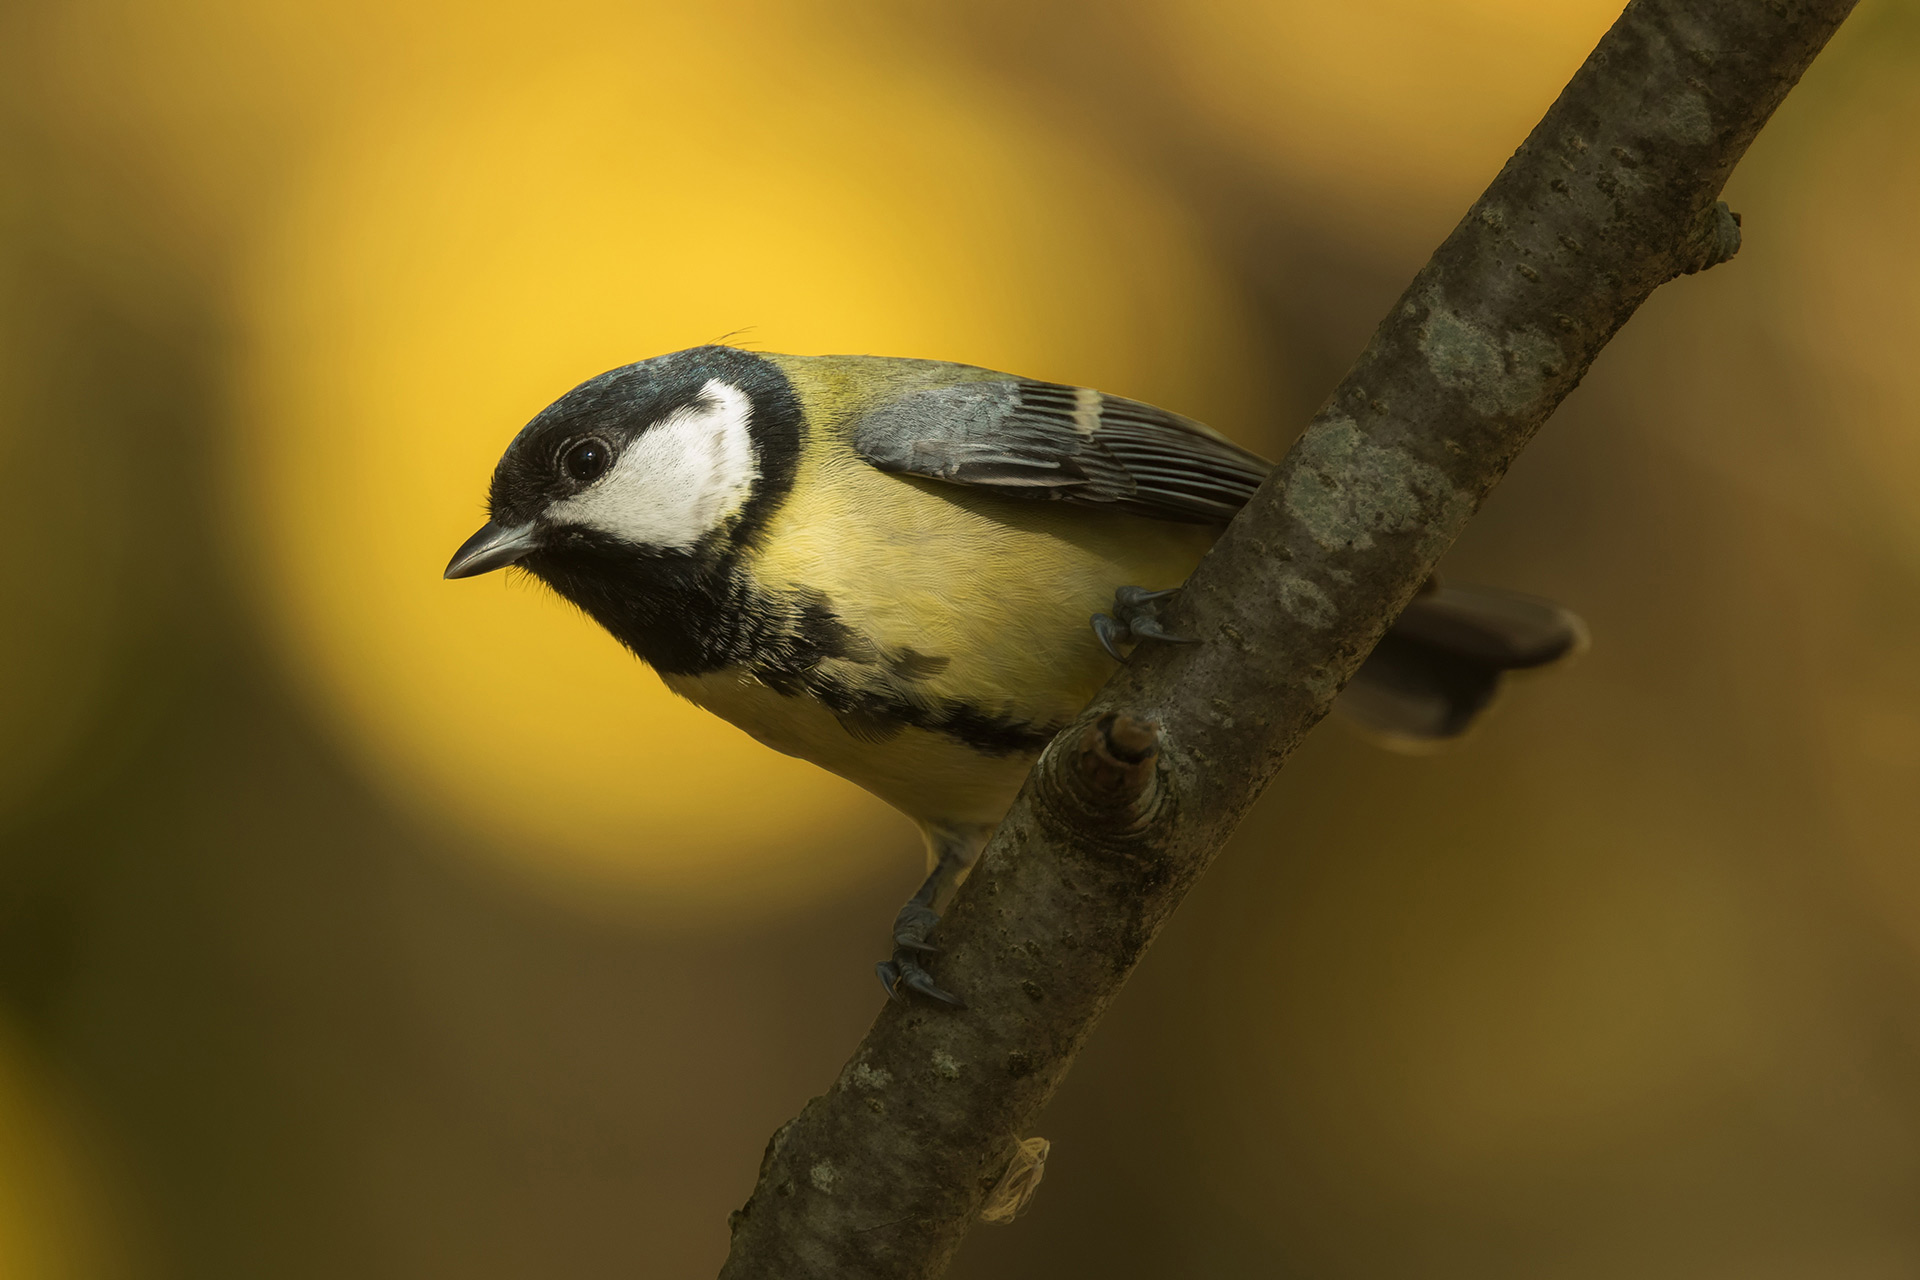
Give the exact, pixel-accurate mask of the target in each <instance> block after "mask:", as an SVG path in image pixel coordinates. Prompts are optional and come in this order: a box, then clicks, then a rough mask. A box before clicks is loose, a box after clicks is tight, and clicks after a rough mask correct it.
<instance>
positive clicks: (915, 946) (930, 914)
mask: <svg viewBox="0 0 1920 1280" xmlns="http://www.w3.org/2000/svg"><path fill="white" fill-rule="evenodd" d="M938 923H940V916H939V913H937V912H936V911H934V909H933V908H932V907H930V906H928V905H927V904H926V903H925V902H922V901H920V900H919V898H918V896H917V895H916V896H915V898H914V899H913V900H911V901H909V902H908V903H907V905H906V906H904V907H902V908H900V914H899V915H897V916H895V917H894V918H893V959H891V960H882V961H881V962H880V963H879V964H877V965H875V966H874V972H876V973H878V974H879V975H880V985H881V986H883V987H885V988H886V989H887V995H888V996H890V997H891V998H893V999H895V1000H905V999H906V998H907V994H908V993H909V992H913V993H916V994H918V995H923V996H925V997H927V998H928V999H929V1000H938V1001H940V1002H941V1003H943V1004H950V1005H952V1006H954V1007H955V1008H964V1007H965V1005H966V1002H965V1001H964V1000H962V999H961V998H960V997H959V996H956V995H954V994H953V993H952V992H951V991H947V990H945V989H943V988H942V987H941V986H940V985H939V984H938V983H936V982H935V981H934V980H933V975H932V974H930V973H928V972H927V971H926V969H925V968H923V967H922V966H921V964H920V960H919V957H921V956H929V955H934V954H936V953H937V952H938V951H939V950H940V948H939V947H936V946H934V945H933V944H932V943H931V942H928V941H927V935H928V934H929V933H931V932H933V926H934V925H936V924H938Z"/></svg>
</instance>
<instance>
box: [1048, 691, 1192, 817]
mask: <svg viewBox="0 0 1920 1280" xmlns="http://www.w3.org/2000/svg"><path fill="white" fill-rule="evenodd" d="M1159 764H1160V726H1159V724H1158V723H1156V722H1155V721H1152V720H1138V719H1135V718H1134V717H1132V716H1129V715H1124V714H1121V713H1116V712H1111V711H1109V712H1108V713H1106V714H1105V715H1103V716H1101V717H1100V718H1098V719H1097V720H1094V721H1092V722H1090V723H1088V724H1085V725H1083V726H1081V728H1080V729H1079V730H1078V731H1077V732H1069V733H1064V734H1062V735H1060V737H1058V738H1056V739H1055V740H1054V743H1053V745H1052V746H1051V747H1049V748H1048V749H1047V755H1046V758H1045V760H1044V761H1043V762H1042V766H1041V770H1040V773H1041V779H1042V782H1043V784H1044V787H1045V791H1044V794H1045V796H1046V804H1045V805H1044V806H1043V811H1046V812H1050V813H1051V814H1052V816H1053V817H1054V818H1056V819H1057V820H1058V821H1060V822H1061V823H1063V824H1065V825H1066V826H1068V827H1069V828H1071V829H1072V830H1073V831H1074V832H1075V833H1077V834H1080V835H1082V836H1083V837H1084V836H1086V835H1097V836H1101V837H1105V838H1106V840H1112V841H1125V840H1129V839H1131V838H1132V837H1135V836H1138V835H1139V834H1140V833H1141V832H1143V831H1145V830H1146V829H1147V828H1148V827H1150V826H1151V825H1152V824H1153V822H1154V820H1155V819H1156V818H1157V817H1158V816H1159V814H1160V810H1161V809H1162V807H1163V805H1164V802H1165V789H1164V788H1163V787H1162V786H1161V785H1160V769H1159Z"/></svg>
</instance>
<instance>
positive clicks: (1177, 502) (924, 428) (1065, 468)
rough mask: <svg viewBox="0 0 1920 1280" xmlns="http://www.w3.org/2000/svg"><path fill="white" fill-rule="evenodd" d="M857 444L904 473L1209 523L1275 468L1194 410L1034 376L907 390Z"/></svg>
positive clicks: (873, 418)
mask: <svg viewBox="0 0 1920 1280" xmlns="http://www.w3.org/2000/svg"><path fill="white" fill-rule="evenodd" d="M853 447H854V450H855V452H857V453H859V455H860V456H861V457H863V458H865V459H866V460H867V461H868V462H870V463H872V464H873V465H874V466H875V467H878V468H879V469H880V470H882V471H888V472H893V473H895V474H898V475H910V476H922V477H925V478H926V479H929V480H944V481H947V482H949V483H952V484H964V485H974V486H978V487H981V488H985V489H990V490H993V491H996V492H1000V493H1005V494H1008V495H1011V496H1014V497H1022V498H1051V499H1055V500H1057V501H1061V502H1072V503H1078V504H1082V505H1086V506H1098V507H1106V508H1108V509H1112V510H1120V511H1127V512H1131V513H1133V514H1135V515H1144V516H1151V517H1153V518H1155V519H1159V520H1185V521H1193V522H1201V523H1222V524H1224V523H1225V522H1226V521H1228V520H1230V519H1232V518H1233V516H1234V514H1235V513H1236V512H1238V511H1239V510H1240V508H1241V507H1243V506H1245V505H1246V502H1247V499H1248V498H1250V497H1252V496H1253V491H1254V490H1255V489H1257V488H1259V487H1260V482H1261V481H1262V480H1264V479H1266V476H1267V472H1268V471H1269V470H1271V469H1272V464H1271V463H1269V462H1267V461H1266V460H1265V459H1263V458H1261V457H1259V456H1258V455H1256V454H1253V453H1249V452H1248V451H1247V450H1245V449H1242V448H1241V447H1240V446H1238V445H1236V444H1234V443H1233V442H1232V441H1230V440H1227V439H1226V438H1225V437H1223V436H1219V435H1216V434H1215V433H1214V432H1212V431H1210V430H1208V429H1207V428H1206V427H1204V426H1201V425H1200V424H1199V423H1197V422H1195V421H1193V420H1192V419H1190V418H1182V417H1180V416H1179V415H1178V414H1173V413H1168V412H1166V411H1165V410H1164V409H1156V408H1154V407H1153V406H1152V405H1148V404H1141V403H1140V402H1139V401H1137V400H1123V399H1121V398H1119V397H1118V396H1109V395H1102V394H1101V393H1100V392H1098V391H1089V390H1087V389H1085V388H1083V387H1068V386H1062V385H1060V384H1058V383H1053V382H1034V381H1031V380H1029V379H1025V378H1019V379H1008V380H1007V381H1004V382H966V383H960V384H958V385H954V386H945V387H935V388H931V389H929V390H925V391H916V392H914V393H912V394H910V395H906V396H903V397H901V398H900V399H898V400H894V401H892V402H890V403H888V404H885V405H883V406H881V407H880V408H878V409H876V410H874V411H873V412H871V413H869V414H868V415H867V416H866V417H865V418H864V419H863V420H862V421H860V422H859V423H858V424H857V425H856V426H855V427H854V432H853Z"/></svg>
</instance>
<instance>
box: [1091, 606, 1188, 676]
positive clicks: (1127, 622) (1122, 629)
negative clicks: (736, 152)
mask: <svg viewBox="0 0 1920 1280" xmlns="http://www.w3.org/2000/svg"><path fill="white" fill-rule="evenodd" d="M1179 589H1180V588H1178V587H1168V588H1167V589H1166V590H1165V591H1148V590H1146V589H1144V588H1142V587H1121V588H1120V589H1119V590H1118V591H1115V592H1114V593H1113V613H1112V614H1105V613H1096V614H1094V615H1093V620H1092V621H1093V634H1094V635H1095V636H1096V637H1098V638H1099V641H1100V647H1101V648H1102V649H1105V650H1106V651H1107V652H1108V653H1110V654H1112V655H1113V660H1114V661H1115V662H1125V661H1126V660H1127V658H1126V655H1125V654H1123V653H1121V652H1120V646H1121V645H1123V644H1138V643H1139V642H1140V641H1142V640H1164V641H1166V642H1167V643H1169V644H1196V643H1198V641H1196V640H1195V639H1194V638H1193V637H1192V636H1176V635H1174V634H1173V633H1172V632H1170V631H1168V630H1167V629H1166V628H1164V627H1162V626H1161V625H1160V610H1159V604H1160V602H1161V601H1162V600H1165V599H1166V598H1167V597H1169V596H1171V595H1173V594H1174V593H1175V592H1176V591H1178V590H1179Z"/></svg>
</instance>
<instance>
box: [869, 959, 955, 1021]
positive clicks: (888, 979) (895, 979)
mask: <svg viewBox="0 0 1920 1280" xmlns="http://www.w3.org/2000/svg"><path fill="white" fill-rule="evenodd" d="M873 968H874V972H875V973H878V974H879V975H880V985H881V986H883V987H885V988H886V989H887V996H888V998H889V999H893V1000H901V1001H904V1000H905V999H906V998H907V993H908V992H913V993H915V994H918V995H923V996H925V997H927V999H929V1000H938V1001H940V1002H941V1003H942V1004H947V1005H951V1006H953V1007H954V1008H956V1009H964V1008H966V1007H967V1002H966V1001H964V1000H962V999H961V998H960V997H959V996H956V995H954V994H953V993H952V992H951V991H947V990H945V989H943V988H942V987H941V986H940V985H939V984H938V983H936V982H935V981H934V980H933V975H932V974H930V973H928V972H927V971H926V970H925V969H922V968H921V967H920V966H919V965H918V964H916V963H915V962H914V959H913V956H912V955H911V954H910V953H909V952H906V951H896V952H894V953H893V959H891V960H882V961H881V962H880V963H879V964H877V965H875V966H874V967H873Z"/></svg>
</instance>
